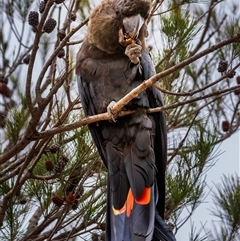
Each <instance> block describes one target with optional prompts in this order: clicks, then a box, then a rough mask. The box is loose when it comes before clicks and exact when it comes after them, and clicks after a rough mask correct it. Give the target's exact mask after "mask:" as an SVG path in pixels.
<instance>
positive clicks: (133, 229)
mask: <svg viewBox="0 0 240 241" xmlns="http://www.w3.org/2000/svg"><path fill="white" fill-rule="evenodd" d="M150 4H151V2H150V1H149V0H103V1H102V3H101V4H100V5H99V6H98V7H97V8H96V9H95V10H94V12H93V13H92V14H91V16H90V18H89V25H88V34H87V37H86V39H85V41H84V42H83V44H82V46H81V49H80V50H79V52H78V54H77V61H76V74H77V76H78V77H77V78H78V79H77V80H78V86H79V92H80V97H81V102H82V106H83V109H84V112H85V114H86V115H87V116H92V115H95V114H99V113H104V112H106V111H108V112H109V113H111V108H112V106H113V104H114V103H115V102H117V101H118V100H119V99H121V98H122V97H123V96H125V95H126V94H127V93H129V92H130V91H131V90H132V89H134V88H135V87H136V86H138V85H139V84H141V83H142V82H143V81H144V80H146V79H148V78H149V77H151V76H152V75H154V74H155V69H154V66H153V63H152V61H151V58H150V56H149V53H148V50H147V48H146V46H145V38H146V37H147V34H148V33H147V27H146V20H147V18H148V15H149V11H150ZM162 105H163V99H162V96H161V93H160V91H159V90H157V89H156V88H154V87H151V88H149V89H147V90H146V91H144V92H142V93H141V94H139V95H138V96H137V97H136V98H134V99H133V100H131V101H130V102H129V103H128V104H127V105H126V106H125V107H124V108H125V110H135V113H134V114H131V115H127V116H124V117H121V118H118V119H117V121H116V122H115V121H112V122H110V121H100V122H98V123H93V124H90V125H89V129H90V131H91V134H92V137H93V140H94V142H95V144H96V146H97V149H98V151H99V153H100V156H101V158H102V159H103V162H104V164H105V165H106V167H107V169H108V188H107V189H108V193H107V219H106V228H107V229H106V240H107V241H150V240H155V241H157V240H162V241H174V240H175V238H174V236H173V234H172V232H171V231H170V230H169V229H168V227H167V225H166V224H165V222H164V221H163V219H164V203H165V169H166V159H167V156H166V155H167V153H166V152H167V138H166V123H165V117H164V113H162V112H159V113H154V114H146V109H148V108H154V107H159V106H162Z"/></svg>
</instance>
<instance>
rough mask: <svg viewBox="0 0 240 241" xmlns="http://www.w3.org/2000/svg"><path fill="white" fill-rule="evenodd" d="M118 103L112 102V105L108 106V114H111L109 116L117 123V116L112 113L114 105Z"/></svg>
mask: <svg viewBox="0 0 240 241" xmlns="http://www.w3.org/2000/svg"><path fill="white" fill-rule="evenodd" d="M116 103H117V102H116V101H111V102H110V104H109V105H108V106H107V113H108V114H109V116H110V117H111V119H112V121H113V122H116V121H117V120H116V117H117V116H116V115H114V114H113V113H112V108H113V107H114V105H115V104H116Z"/></svg>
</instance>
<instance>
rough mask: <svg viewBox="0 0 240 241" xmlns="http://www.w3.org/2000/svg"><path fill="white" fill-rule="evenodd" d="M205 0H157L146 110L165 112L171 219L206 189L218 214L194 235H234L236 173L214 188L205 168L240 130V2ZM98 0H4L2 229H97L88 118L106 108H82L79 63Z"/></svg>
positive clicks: (190, 208)
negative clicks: (158, 97) (156, 102)
mask: <svg viewBox="0 0 240 241" xmlns="http://www.w3.org/2000/svg"><path fill="white" fill-rule="evenodd" d="M202 2H203V1H198V0H196V1H192V0H182V1H176V0H170V1H159V0H153V1H152V8H151V14H150V17H149V19H148V32H149V41H148V42H147V45H148V47H149V50H150V52H151V56H152V58H153V60H154V63H155V67H156V71H157V75H156V76H155V77H156V78H155V80H157V82H159V85H158V84H154V85H155V87H156V88H159V89H160V90H161V91H162V92H163V94H164V101H165V106H164V107H163V108H161V109H159V110H149V111H163V110H164V111H166V117H167V128H168V168H167V180H166V181H167V192H166V210H165V219H166V223H167V224H168V225H169V227H171V228H172V230H173V232H174V233H175V234H178V231H179V230H180V229H181V228H182V226H183V225H184V224H185V223H186V222H187V221H188V220H189V219H190V218H191V217H192V215H193V214H194V211H195V210H196V209H197V208H198V206H199V205H201V202H203V201H204V198H205V196H206V194H207V193H209V192H212V205H211V206H212V207H213V208H212V210H211V214H212V216H213V217H214V218H215V220H217V221H218V222H220V225H218V224H219V223H213V225H212V228H211V227H210V228H209V230H206V229H205V228H200V231H199V232H195V231H194V230H195V228H194V227H193V228H192V230H189V237H190V238H189V241H201V240H208V241H213V240H221V241H237V240H240V216H239V214H240V209H239V208H240V181H239V176H238V175H237V174H236V175H235V174H233V175H231V176H227V175H225V176H223V178H222V180H223V181H222V183H221V184H217V183H216V185H215V187H213V188H211V189H210V190H209V187H208V185H207V184H206V182H205V175H207V171H208V170H209V169H210V168H211V167H212V166H213V165H214V164H215V162H217V158H216V157H217V156H218V154H219V153H216V152H215V147H216V145H217V144H218V143H221V142H222V141H224V140H225V139H227V138H229V137H230V136H231V135H232V134H234V133H236V132H237V131H239V124H240V68H239V66H240V62H239V59H240V58H239V57H240V23H239V17H240V16H239V12H240V6H239V4H237V3H236V2H235V1H232V2H231V1H229V2H228V3H227V2H225V1H222V0H210V1H205V2H204V3H202ZM96 4H97V1H91V0H86V1H79V0H77V1H75V0H68V1H64V0H41V1H33V0H27V1H17V0H13V1H9V0H6V1H1V3H0V7H1V16H0V24H1V26H3V27H2V28H1V29H0V50H1V51H0V226H1V229H0V240H4V241H8V240H9V241H10V240H19V241H27V240H37V241H41V240H104V231H105V212H106V210H105V207H106V177H107V173H106V169H105V167H104V165H103V163H102V161H101V159H100V157H99V155H98V153H97V151H96V148H95V146H94V144H93V143H92V140H91V136H90V134H89V131H88V127H87V124H89V123H91V122H96V121H101V120H102V119H109V120H110V118H111V117H109V116H108V114H107V113H106V114H105V115H102V116H94V117H91V118H85V117H84V115H83V112H82V107H81V102H80V100H79V97H78V91H77V84H76V81H75V74H74V68H75V58H76V53H77V51H78V49H79V47H80V45H81V43H82V41H83V40H84V37H85V34H86V28H87V23H88V16H89V14H90V13H91V12H92V9H93V8H94V7H95V6H96ZM229 13H231V14H229ZM106 37H111V36H106ZM186 210H187V212H185V211H186ZM185 213H187V215H186V214H185ZM204 221H206V220H203V222H204Z"/></svg>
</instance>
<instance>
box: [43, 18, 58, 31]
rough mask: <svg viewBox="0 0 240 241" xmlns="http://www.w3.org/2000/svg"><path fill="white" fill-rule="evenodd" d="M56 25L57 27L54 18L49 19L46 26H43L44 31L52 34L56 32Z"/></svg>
mask: <svg viewBox="0 0 240 241" xmlns="http://www.w3.org/2000/svg"><path fill="white" fill-rule="evenodd" d="M56 25H57V22H56V20H55V19H53V18H49V19H48V20H47V21H46V22H45V24H44V26H43V30H44V31H45V32H46V33H51V32H52V31H53V30H54V28H55V27H56Z"/></svg>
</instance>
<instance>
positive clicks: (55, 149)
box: [49, 143, 61, 153]
mask: <svg viewBox="0 0 240 241" xmlns="http://www.w3.org/2000/svg"><path fill="white" fill-rule="evenodd" d="M60 147H61V145H60V144H59V143H55V144H53V145H51V146H50V147H49V151H50V152H52V153H56V152H57V151H58V150H59V149H60Z"/></svg>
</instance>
